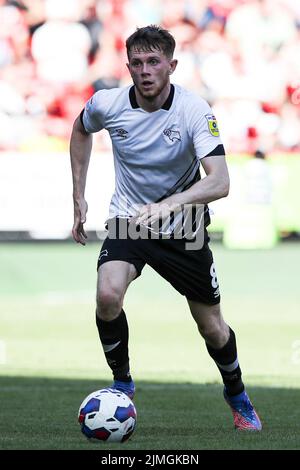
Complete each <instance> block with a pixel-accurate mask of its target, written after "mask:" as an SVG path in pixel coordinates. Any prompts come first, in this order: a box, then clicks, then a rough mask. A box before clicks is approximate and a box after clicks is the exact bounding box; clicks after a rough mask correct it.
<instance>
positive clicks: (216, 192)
mask: <svg viewBox="0 0 300 470" xmlns="http://www.w3.org/2000/svg"><path fill="white" fill-rule="evenodd" d="M201 163H202V167H203V168H204V171H205V174H206V176H205V177H204V178H203V179H201V180H200V181H197V183H195V184H193V186H191V187H190V188H189V189H187V190H186V191H183V192H182V193H179V194H174V195H173V196H170V197H168V198H167V199H164V201H163V202H164V203H167V204H168V205H169V206H171V208H172V209H174V208H176V207H177V206H178V205H181V204H193V203H195V204H196V203H197V204H207V203H209V202H212V201H215V200H217V199H221V198H223V197H226V196H228V194H229V186H230V180H229V173H228V167H227V163H226V159H225V156H224V155H210V156H207V157H204V158H202V160H201Z"/></svg>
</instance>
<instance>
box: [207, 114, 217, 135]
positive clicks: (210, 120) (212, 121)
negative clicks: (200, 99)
mask: <svg viewBox="0 0 300 470" xmlns="http://www.w3.org/2000/svg"><path fill="white" fill-rule="evenodd" d="M205 118H206V120H207V124H208V130H209V132H210V133H211V135H213V136H214V137H219V135H220V132H219V129H218V123H217V120H216V118H215V116H214V115H213V114H206V115H205Z"/></svg>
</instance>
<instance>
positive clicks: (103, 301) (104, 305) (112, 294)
mask: <svg viewBox="0 0 300 470" xmlns="http://www.w3.org/2000/svg"><path fill="white" fill-rule="evenodd" d="M122 303H123V302H122V295H121V294H120V293H119V292H118V291H117V290H115V289H112V288H109V289H102V290H100V292H99V293H98V295H97V315H98V316H99V318H101V319H102V320H106V321H109V320H113V319H114V318H116V317H117V316H118V315H119V313H120V312H121V310H122Z"/></svg>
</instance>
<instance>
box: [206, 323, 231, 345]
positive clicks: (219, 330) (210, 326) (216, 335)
mask: <svg viewBox="0 0 300 470" xmlns="http://www.w3.org/2000/svg"><path fill="white" fill-rule="evenodd" d="M198 330H199V332H200V334H201V336H202V337H203V338H204V339H205V341H206V342H207V343H208V344H210V345H211V346H212V347H214V348H216V349H218V348H222V347H223V346H224V344H225V343H226V342H227V340H228V336H229V333H228V327H227V325H226V324H224V325H222V324H220V323H219V322H210V323H204V324H200V325H199V324H198Z"/></svg>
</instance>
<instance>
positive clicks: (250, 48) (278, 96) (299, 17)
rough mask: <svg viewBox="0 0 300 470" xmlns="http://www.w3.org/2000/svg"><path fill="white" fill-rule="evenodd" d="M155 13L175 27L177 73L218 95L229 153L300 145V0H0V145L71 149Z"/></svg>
mask: <svg viewBox="0 0 300 470" xmlns="http://www.w3.org/2000/svg"><path fill="white" fill-rule="evenodd" d="M148 24H160V25H162V26H163V27H165V28H167V29H168V30H169V31H170V32H171V33H172V34H173V35H174V37H175V39H176V42H177V47H176V51H175V58H177V59H178V61H179V63H178V67H177V70H176V72H175V74H174V75H173V76H172V81H173V82H174V83H178V84H180V85H182V86H185V87H187V88H189V89H192V90H194V91H195V92H196V93H199V94H200V95H201V96H202V97H204V98H205V99H206V100H207V101H208V102H209V103H210V104H211V106H212V107H213V110H214V113H215V114H216V116H217V118H218V121H219V126H220V130H221V135H222V139H223V141H224V144H225V148H226V150H227V153H237V152H238V153H241V152H251V153H255V152H256V151H257V150H259V151H261V152H264V153H269V152H273V151H284V152H290V151H300V119H299V117H300V60H299V58H300V2H298V1H294V0H20V1H17V0H16V1H15V0H0V129H1V131H0V150H20V151H32V150H35V151H52V150H54V151H60V150H66V149H67V148H68V140H69V137H70V133H71V129H72V124H73V121H74V119H75V118H76V116H77V115H78V114H79V112H80V111H81V109H82V108H83V106H84V103H85V101H86V100H87V99H88V98H89V97H90V96H91V94H92V93H94V92H95V91H97V90H99V89H103V88H113V87H119V86H123V85H127V84H129V83H130V82H131V80H130V77H129V75H128V72H127V68H126V65H125V64H126V61H127V59H126V50H125V47H124V42H125V40H126V38H127V37H128V36H129V35H130V34H131V33H132V32H134V31H135V29H136V27H141V26H145V25H148ZM95 145H96V147H97V148H98V149H107V148H109V147H110V143H109V139H108V136H107V134H106V133H105V132H102V133H100V134H97V136H96V138H95Z"/></svg>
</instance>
